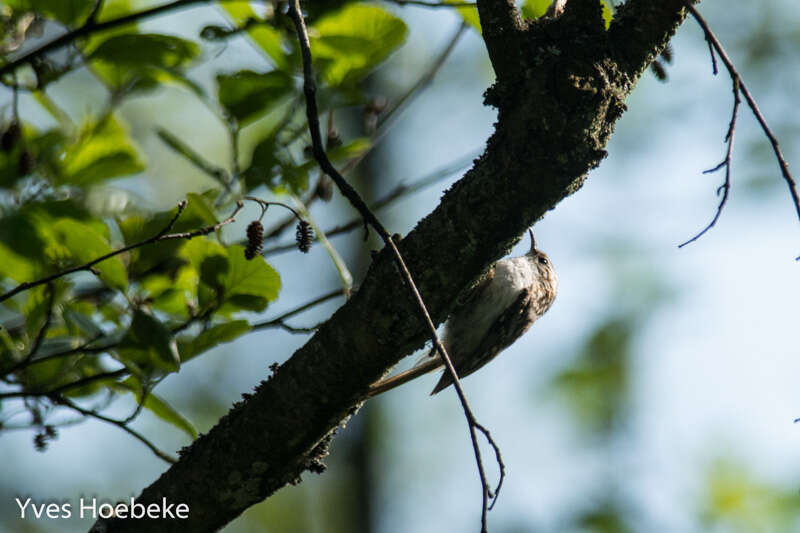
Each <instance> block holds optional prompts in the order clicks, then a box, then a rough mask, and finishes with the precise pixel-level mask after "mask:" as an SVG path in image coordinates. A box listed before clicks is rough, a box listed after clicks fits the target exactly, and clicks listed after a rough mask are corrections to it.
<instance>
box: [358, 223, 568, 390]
mask: <svg viewBox="0 0 800 533" xmlns="http://www.w3.org/2000/svg"><path fill="white" fill-rule="evenodd" d="M528 233H529V234H530V237H531V249H530V251H529V252H528V253H526V254H525V255H523V256H520V257H511V258H508V259H501V260H500V261H497V262H496V263H495V264H494V265H492V266H491V267H490V268H489V271H488V272H487V274H486V276H485V277H484V278H483V279H482V280H481V281H480V282H479V283H477V284H476V285H475V286H474V287H473V288H472V289H470V290H469V292H468V293H467V294H466V295H465V296H464V297H463V298H462V300H461V301H460V302H459V303H458V305H457V306H456V309H455V310H454V311H453V313H452V314H451V315H450V317H449V318H448V319H447V322H445V326H444V335H443V337H442V342H443V343H444V347H445V349H446V350H447V353H448V354H449V355H450V359H451V361H452V363H453V367H454V368H455V369H456V373H457V374H458V377H459V378H463V377H464V376H468V375H469V374H472V373H473V372H475V371H476V370H478V369H479V368H481V367H482V366H483V365H485V364H486V363H488V362H489V361H491V360H492V359H494V358H495V357H497V355H498V354H499V353H500V352H502V351H503V350H504V349H506V348H508V347H509V346H511V345H512V344H514V342H515V341H516V340H517V339H518V338H520V337H521V336H522V335H523V334H524V333H525V332H526V331H528V329H530V327H531V325H533V323H534V322H536V320H537V319H538V318H539V317H541V316H542V315H543V314H544V313H545V312H547V310H548V309H550V306H551V305H552V304H553V300H555V298H556V292H558V278H557V277H556V271H555V270H554V269H553V265H552V263H551V262H550V259H549V258H548V257H547V254H545V253H544V252H542V251H541V250H537V249H536V240H535V238H534V236H533V231H532V230H530V229H529V230H528ZM441 366H443V362H442V359H441V356H440V355H439V354H438V353H437V352H436V349H435V348H434V349H432V350H431V351H430V353H429V354H428V355H427V356H425V357H424V358H423V359H422V360H421V361H419V362H418V363H417V364H416V365H415V366H413V367H412V368H410V369H409V370H406V371H405V372H400V373H399V374H397V375H395V376H391V377H388V378H386V379H383V380H380V381H378V382H376V383H374V384H373V385H372V386H371V387H370V390H369V394H368V396H370V397H371V396H375V395H377V394H380V393H382V392H386V391H388V390H390V389H393V388H395V387H397V386H399V385H402V384H404V383H406V382H408V381H411V380H412V379H414V378H416V377H418V376H421V375H422V374H426V373H428V372H432V371H433V370H436V369H437V368H440V367H441ZM452 383H453V378H452V377H451V376H450V374H449V373H448V372H447V371H445V372H444V374H443V375H442V377H441V379H439V383H437V384H436V387H434V389H433V392H432V393H431V394H436V393H437V392H439V391H441V390H442V389H444V388H446V387H448V386H449V385H451V384H452Z"/></svg>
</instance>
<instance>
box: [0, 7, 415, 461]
mask: <svg viewBox="0 0 800 533" xmlns="http://www.w3.org/2000/svg"><path fill="white" fill-rule="evenodd" d="M95 6H96V3H95V1H94V0H66V1H51V0H13V1H9V2H5V3H4V5H3V6H2V9H0V18H2V21H3V24H4V27H5V28H7V29H8V31H9V32H10V34H9V35H8V36H6V37H4V38H3V41H2V42H0V44H1V45H2V48H0V54H8V53H10V52H11V51H12V50H16V49H19V48H21V47H25V48H24V49H32V48H35V47H36V46H39V45H41V44H42V43H43V42H45V39H44V38H43V35H44V34H47V35H52V33H53V32H54V31H56V28H55V27H56V26H58V27H61V28H66V29H76V28H81V27H82V26H83V25H84V24H86V23H91V22H90V19H89V17H90V16H91V17H93V18H94V20H97V21H110V20H113V19H116V18H119V17H124V16H126V15H129V14H131V13H135V12H137V11H138V10H141V9H142V5H141V3H140V2H135V1H133V0H107V1H104V2H102V3H101V4H100V9H99V12H97V13H93V10H94V8H95ZM256 7H257V8H255V7H254V6H251V5H250V4H248V3H245V2H226V3H223V4H220V6H219V8H218V9H219V11H220V13H224V15H225V16H226V17H227V20H228V23H227V24H224V25H220V24H208V25H207V26H205V27H204V28H203V29H202V30H201V31H200V33H199V35H198V36H197V38H196V39H191V38H187V37H185V36H182V37H179V36H176V35H170V34H169V33H167V32H163V33H157V32H152V31H143V30H142V29H141V28H140V27H139V25H138V23H137V21H130V22H129V23H126V24H121V25H118V26H115V27H113V28H111V29H108V30H105V31H102V32H93V33H91V34H90V35H89V36H88V37H87V38H84V39H80V40H77V41H75V42H74V43H72V45H71V46H69V47H67V49H66V53H63V52H60V53H57V54H52V55H51V56H45V57H38V58H36V59H35V60H33V61H31V62H30V65H29V66H23V67H21V68H19V69H17V72H16V73H15V75H5V76H4V77H3V78H2V79H0V83H2V84H3V85H4V86H5V89H4V90H5V92H6V98H7V100H8V101H10V102H11V105H9V106H6V108H4V115H3V117H1V118H0V133H1V134H2V139H1V140H2V143H1V144H2V146H0V148H2V149H1V150H0V293H3V292H6V291H9V290H11V289H13V288H14V287H16V286H17V285H18V284H20V283H25V282H30V281H33V280H36V279H37V278H41V277H43V276H47V275H51V274H55V273H58V272H60V271H62V270H64V269H68V268H78V269H79V270H80V271H79V272H77V273H75V274H71V275H68V276H63V277H58V278H57V279H55V280H53V281H52V282H50V283H47V284H42V285H39V286H37V287H34V288H32V289H29V290H23V291H21V292H19V293H18V294H16V295H14V296H13V297H11V298H8V299H4V300H3V301H2V302H0V321H1V322H2V329H0V378H2V379H3V380H4V381H5V382H6V383H7V384H8V385H9V387H10V389H11V390H13V391H15V392H17V393H20V395H21V396H24V395H26V394H30V396H29V397H28V398H27V399H26V400H25V402H24V407H23V408H24V409H25V410H27V411H28V412H29V424H30V427H31V428H33V429H36V430H41V431H44V428H48V427H51V425H53V424H55V425H57V424H58V421H59V420H60V419H59V418H58V416H57V415H55V414H54V413H55V412H56V411H57V410H58V409H57V406H58V405H59V404H58V402H57V399H58V398H57V396H58V394H64V395H67V396H69V397H71V398H75V399H84V398H89V397H92V398H94V397H97V396H98V395H99V393H101V392H104V393H106V395H108V396H109V397H111V398H113V397H114V396H116V395H126V394H132V395H133V396H134V397H135V398H136V400H137V402H138V403H139V404H141V408H143V409H146V410H149V411H151V412H152V413H153V414H155V415H156V416H158V417H159V418H161V419H162V420H165V421H167V422H168V423H170V424H172V425H173V426H175V427H176V428H177V429H179V430H181V431H183V432H184V433H186V434H187V435H189V436H190V437H192V438H194V437H195V436H196V430H195V429H194V426H193V424H192V423H191V421H189V420H188V419H187V418H186V417H185V416H184V415H182V414H181V413H179V412H178V411H177V410H176V409H174V408H173V407H172V406H170V405H169V404H168V403H167V402H166V400H165V399H164V398H162V397H160V396H158V395H156V394H155V393H154V392H153V389H154V388H155V387H156V386H157V385H158V383H160V382H161V380H163V379H164V378H165V377H166V376H167V375H169V374H171V373H174V372H177V371H178V370H179V369H180V366H181V365H182V364H185V363H187V362H188V361H191V360H192V359H194V358H196V357H199V356H201V355H203V354H204V353H207V352H208V351H209V350H210V349H212V348H213V347H215V346H218V345H220V344H222V343H226V342H230V341H233V340H234V339H236V338H238V337H240V336H241V335H244V334H246V333H248V332H249V331H250V329H251V328H250V324H249V322H248V320H247V318H248V313H252V312H261V311H264V310H265V309H266V308H267V306H268V305H269V304H270V302H273V301H275V300H276V299H277V298H278V295H279V292H280V288H281V281H280V276H279V274H278V272H276V271H275V270H274V269H273V268H272V267H271V266H270V265H269V264H268V263H267V262H266V261H265V260H264V258H263V257H261V256H256V257H255V258H254V259H253V260H247V259H246V258H245V255H244V248H243V247H242V246H240V245H238V244H232V243H230V242H226V240H225V239H223V235H222V232H221V231H210V232H208V234H207V235H199V236H195V237H194V238H192V239H175V240H169V241H164V242H159V243H155V244H150V245H146V246H142V247H136V248H134V249H132V250H131V251H129V252H126V253H123V254H120V255H115V256H113V257H111V258H109V259H106V260H104V261H102V262H100V263H97V264H96V265H94V266H93V267H92V268H90V269H89V268H82V266H84V265H85V264H86V263H88V262H90V261H92V260H94V259H95V258H97V257H100V256H103V255H105V254H109V253H111V252H112V251H113V250H115V249H119V248H121V247H123V246H132V245H136V244H137V243H139V242H141V241H144V240H147V239H152V238H155V237H157V236H158V235H161V234H163V233H164V232H190V231H193V230H197V229H200V228H204V227H211V226H214V225H215V224H217V223H218V222H219V221H220V220H223V219H225V217H226V216H227V213H230V212H231V211H232V210H233V208H234V207H235V205H236V202H237V201H238V200H239V199H240V198H241V197H243V196H245V195H265V194H285V193H291V194H293V195H303V194H306V193H307V192H310V191H313V190H314V189H313V188H312V185H314V184H315V180H316V179H319V174H318V172H317V171H316V164H315V163H314V161H313V159H312V158H310V155H309V154H308V153H307V152H306V151H305V150H304V148H305V146H306V145H307V143H308V139H307V137H306V135H304V120H305V117H304V110H303V109H302V106H299V105H297V104H298V103H299V102H301V101H302V99H303V95H302V86H301V84H300V83H299V82H298V80H299V79H300V76H299V75H300V73H301V60H300V51H299V47H298V45H297V39H296V36H295V34H294V28H293V26H292V24H291V22H290V20H289V19H288V16H287V14H286V12H285V9H284V7H281V6H279V5H277V4H276V5H275V6H272V5H270V6H268V8H267V9H262V7H263V6H256ZM165 16H166V15H165ZM309 20H310V27H309V32H310V35H311V42H312V48H313V53H314V59H315V63H316V64H315V66H316V68H317V69H318V72H319V78H320V79H319V83H320V87H319V90H320V95H321V99H320V105H321V113H323V116H328V118H329V119H330V120H331V121H332V120H333V113H334V112H335V111H336V110H337V109H339V108H343V107H347V108H352V107H353V106H356V107H358V106H361V107H365V106H367V104H369V102H370V98H369V95H367V94H365V93H364V91H363V89H362V83H361V82H363V80H364V79H365V78H366V77H367V76H369V75H371V74H372V73H373V72H374V71H375V70H376V69H377V68H379V67H380V65H381V64H382V63H383V62H384V61H385V60H386V59H387V58H388V57H389V56H390V55H391V54H392V52H394V51H395V50H396V49H397V48H398V47H400V46H401V45H402V44H403V42H404V41H405V39H406V36H407V28H406V24H405V23H404V22H403V20H401V19H400V18H399V17H397V16H395V15H394V14H392V13H391V12H389V11H387V10H386V9H384V8H382V7H378V6H376V5H370V4H343V3H339V4H333V3H331V4H330V5H328V4H325V5H322V4H320V6H316V7H315V9H314V10H313V13H312V14H310V19H309ZM42 28H43V29H44V30H47V31H44V32H43V31H40V30H41V29H42ZM50 30H52V31H50ZM57 31H59V32H60V31H63V29H58V30H57ZM238 34H245V35H246V36H247V38H248V40H249V42H250V43H251V44H252V45H253V46H254V47H255V48H256V49H257V50H258V51H260V52H261V53H263V55H264V57H265V58H267V59H268V60H269V63H270V65H271V67H267V68H263V67H259V68H257V69H241V70H233V71H231V70H230V69H228V68H226V65H225V64H223V63H214V62H213V59H214V57H213V54H209V53H208V50H207V48H208V47H209V46H216V43H219V42H224V41H225V40H226V39H229V38H232V37H233V36H236V35H238ZM6 60H7V58H3V59H2V62H6ZM0 64H2V63H0ZM208 65H211V66H212V68H213V71H212V74H211V77H212V78H213V79H215V80H216V90H214V91H207V90H205V89H204V88H203V84H202V83H200V82H199V81H198V80H196V79H193V78H194V76H193V69H194V68H195V67H197V66H204V67H208ZM74 71H83V72H84V73H89V74H90V75H91V76H93V79H94V82H93V83H94V84H95V86H96V87H95V88H94V89H93V90H97V89H98V88H99V89H101V92H104V93H105V94H106V98H105V102H104V103H103V104H102V105H101V106H100V109H99V110H97V109H95V110H93V111H91V112H90V111H87V110H78V111H75V110H74V109H73V107H74V106H73V104H72V102H71V101H70V100H69V96H64V95H63V93H61V92H58V91H50V90H49V89H50V86H51V84H54V83H56V81H57V80H59V79H60V78H62V77H63V76H66V75H69V74H70V73H72V72H74ZM169 85H173V86H175V85H176V86H179V87H181V88H183V89H185V90H186V91H187V93H186V94H188V95H189V97H190V98H196V99H197V101H198V102H199V103H200V104H201V105H203V106H206V107H207V108H208V109H210V110H211V111H212V112H213V113H214V114H215V115H216V116H217V117H218V118H219V120H220V122H221V124H222V125H223V127H224V129H225V130H226V131H227V132H228V133H229V135H228V138H227V141H228V143H229V144H230V149H231V152H232V153H233V154H234V157H233V158H232V160H231V161H228V162H224V163H223V162H218V161H213V160H209V159H207V156H206V155H205V154H203V153H202V152H201V151H198V150H196V149H194V148H193V147H192V146H191V143H190V142H187V141H185V140H184V139H182V138H180V136H178V135H175V134H173V133H171V131H170V128H169V127H168V126H166V125H155V124H153V125H151V130H152V131H154V132H156V133H157V136H158V137H157V138H159V139H160V140H161V141H162V142H163V143H164V145H165V146H167V147H168V148H169V149H171V150H172V151H173V152H174V153H175V154H176V155H177V156H179V157H182V158H184V159H185V160H187V161H188V162H190V163H191V164H192V165H193V166H194V167H195V168H199V169H201V170H202V171H203V172H205V173H206V174H208V175H209V176H210V177H211V178H213V186H212V187H211V188H210V189H208V190H205V191H204V192H202V193H192V192H187V193H186V199H187V202H188V203H187V205H186V207H185V209H183V210H182V211H181V212H176V211H175V210H174V209H171V210H165V211H156V210H153V209H148V208H147V207H146V206H145V205H141V203H140V202H136V201H132V200H133V198H134V197H133V196H132V195H128V196H127V199H126V193H123V192H121V191H120V190H119V189H118V188H115V184H116V183H118V180H121V179H128V178H130V177H134V176H137V175H141V174H142V173H143V172H146V171H147V170H148V157H147V154H146V153H144V152H143V150H142V148H141V147H140V145H139V143H138V142H137V141H136V140H135V139H134V138H133V137H132V136H131V128H130V127H129V125H128V124H126V122H125V120H124V118H123V115H122V113H120V112H119V108H120V106H121V105H123V103H125V102H126V101H128V100H129V99H131V98H132V97H139V98H141V97H145V98H146V97H149V96H150V95H151V94H154V93H155V92H156V91H158V90H159V89H162V88H163V87H165V86H169ZM26 94H30V95H31V96H33V97H34V98H33V99H25V100H22V99H21V98H20V96H24V95H26ZM53 95H60V96H53ZM23 102H24V105H23ZM36 103H38V104H39V105H40V106H41V109H40V110H35V111H37V112H41V110H44V111H45V113H47V114H49V115H50V116H51V117H52V120H51V121H49V122H50V125H48V126H46V127H43V126H42V125H41V124H43V123H47V121H44V122H42V121H41V120H33V119H31V118H29V117H32V116H34V113H33V112H32V111H34V110H33V109H31V108H30V106H35V105H36ZM67 110H69V112H68V111H67ZM267 115H270V116H278V117H279V118H278V119H277V120H275V121H274V123H273V126H272V127H270V128H268V129H266V130H264V133H263V134H262V138H261V139H260V140H258V141H257V142H255V143H254V144H253V146H254V149H252V153H244V152H245V151H243V150H241V149H240V148H239V139H240V136H241V133H242V130H243V129H244V128H246V127H247V126H248V125H250V124H253V123H256V122H259V121H261V120H262V119H263V118H264V117H265V116H267ZM262 122H263V121H262ZM331 124H333V122H331ZM262 129H263V128H262ZM337 140H338V134H337ZM370 146H371V141H370V140H369V139H367V138H358V137H356V138H351V139H343V142H337V145H336V146H330V148H331V151H330V156H331V158H332V159H333V160H335V161H338V162H340V163H346V162H347V161H350V160H352V159H354V158H358V157H360V156H362V155H363V154H364V153H365V151H366V150H368V149H369V148H370ZM164 179H167V178H166V177H165V178H164ZM103 195H108V197H109V198H111V197H112V196H113V197H115V198H120V197H121V198H122V200H123V201H116V202H112V201H98V197H103ZM137 203H139V205H136V204H137ZM115 205H116V208H115V207H114V206H115ZM176 216H177V218H175V217H176ZM242 237H243V236H239V237H238V238H234V241H239V240H241V238H242ZM54 390H58V394H56V395H55V396H53V397H51V395H49V394H47V393H48V392H49V391H54ZM43 393H44V394H43ZM16 401H18V400H16V399H15V398H0V410H3V411H5V410H6V405H5V404H8V403H14V402H16ZM61 407H63V405H62V406H61ZM18 418H19V417H18ZM2 423H3V421H2V419H0V424H2ZM50 433H53V432H50ZM48 434H49V433H48ZM48 438H49V437H48ZM53 438H54V437H53ZM40 440H41V439H40ZM38 447H39V446H38V444H37V448H38ZM41 448H42V449H43V448H44V446H41Z"/></svg>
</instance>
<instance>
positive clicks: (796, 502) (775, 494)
mask: <svg viewBox="0 0 800 533" xmlns="http://www.w3.org/2000/svg"><path fill="white" fill-rule="evenodd" d="M705 485H706V486H705V499H704V501H703V504H702V505H703V507H702V509H701V510H700V512H701V517H702V519H703V523H704V525H705V526H706V527H708V528H711V527H720V526H724V527H725V528H726V530H728V531H735V532H741V533H768V532H769V533H784V532H786V533H789V532H791V531H797V530H798V527H800V518H799V516H800V494H798V492H797V490H796V488H795V489H786V488H782V487H778V486H775V485H770V484H768V483H765V482H764V481H762V480H759V479H757V478H756V476H754V475H753V473H752V472H749V471H748V470H747V469H746V468H744V467H743V466H742V465H741V464H739V463H737V462H735V461H731V460H729V459H717V460H715V461H713V462H712V463H711V464H710V466H709V468H708V471H707V473H706V480H705Z"/></svg>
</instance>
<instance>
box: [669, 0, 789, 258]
mask: <svg viewBox="0 0 800 533" xmlns="http://www.w3.org/2000/svg"><path fill="white" fill-rule="evenodd" d="M684 5H685V7H686V9H688V10H689V12H690V13H691V14H692V16H693V17H694V19H695V20H696V21H697V23H698V24H699V25H700V27H701V28H702V29H703V32H704V34H705V37H706V40H707V41H708V42H709V43H710V44H711V45H712V46H713V50H715V51H716V52H717V54H719V57H720V59H721V60H722V63H723V64H724V65H725V68H726V69H727V70H728V75H730V77H731V81H732V83H733V92H734V97H735V101H734V111H733V118H732V120H731V126H730V128H729V130H728V133H729V135H728V138H727V139H726V140H727V141H728V156H727V157H726V160H725V161H723V162H722V163H721V164H720V165H719V166H718V167H717V169H714V170H718V169H719V168H721V167H722V166H726V167H727V170H726V182H725V184H723V187H724V195H723V200H722V202H720V206H719V208H718V212H717V216H715V217H714V220H713V221H712V223H711V224H710V225H709V227H710V226H713V225H714V222H716V219H717V218H718V217H719V210H721V209H722V206H723V205H724V203H725V199H726V197H727V194H728V186H729V185H730V184H729V182H728V179H729V178H728V174H729V170H730V150H731V147H732V145H733V133H734V128H735V121H736V111H737V109H738V96H737V95H738V93H739V92H740V91H741V94H742V95H743V96H744V98H745V100H746V101H747V105H748V106H749V107H750V110H751V111H752V112H753V115H754V116H755V117H756V120H757V121H758V123H759V125H760V126H761V129H762V130H763V131H764V135H766V136H767V139H769V142H770V144H771V145H772V151H773V152H774V153H775V159H777V160H778V166H779V167H780V169H781V175H782V176H783V179H784V181H785V182H786V185H787V187H788V188H789V194H790V195H791V197H792V203H794V208H795V211H796V212H797V217H798V219H800V196H798V193H797V185H796V183H795V180H794V178H793V177H792V174H791V172H789V165H788V164H787V163H786V159H785V158H784V156H783V152H782V151H781V149H780V146H779V145H778V139H777V138H776V137H775V134H774V133H772V130H771V129H770V127H769V125H768V124H767V121H766V119H765V118H764V115H762V114H761V110H760V109H759V108H758V105H757V104H756V101H755V99H754V98H753V96H752V95H751V94H750V91H749V90H748V89H747V86H746V85H745V84H744V81H743V80H742V76H741V75H740V74H739V71H738V70H737V69H736V67H735V66H734V64H733V62H732V61H731V59H730V58H729V57H728V54H727V53H726V52H725V49H724V48H723V47H722V43H720V42H719V39H717V36H716V35H715V34H714V32H713V31H711V28H710V27H709V26H708V23H706V21H705V19H704V18H703V17H702V16H701V15H700V13H699V12H698V11H697V9H695V7H694V6H693V5H692V4H691V3H690V2H689V1H687V0H684ZM712 57H713V54H712ZM708 229H709V228H706V229H705V230H703V231H702V232H701V233H700V235H702V234H703V233H705V232H706V231H707V230H708ZM698 236H699V235H698ZM696 238H697V237H695V238H694V239H691V240H690V241H688V242H686V243H684V244H682V245H681V246H683V245H685V244H688V243H689V242H692V241H694V240H695V239H696ZM797 260H800V257H797Z"/></svg>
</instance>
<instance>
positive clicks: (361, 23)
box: [310, 4, 407, 85]
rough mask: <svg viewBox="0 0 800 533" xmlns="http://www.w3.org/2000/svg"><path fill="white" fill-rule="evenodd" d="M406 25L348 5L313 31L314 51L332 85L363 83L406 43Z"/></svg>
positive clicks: (368, 7) (374, 8)
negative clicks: (372, 71)
mask: <svg viewBox="0 0 800 533" xmlns="http://www.w3.org/2000/svg"><path fill="white" fill-rule="evenodd" d="M406 33H407V28H406V24H405V22H403V21H402V20H401V19H399V18H397V17H396V16H394V15H392V14H391V13H389V12H388V11H386V10H384V9H382V8H380V7H377V6H371V5H364V4H349V5H347V6H345V7H344V8H343V9H341V10H339V11H337V12H335V13H332V14H330V15H326V16H324V17H322V18H321V19H320V20H319V21H318V22H317V23H316V24H314V25H313V27H312V28H310V37H311V51H312V55H313V57H314V60H315V61H316V62H318V63H319V65H320V67H321V68H322V73H323V75H324V76H325V79H326V80H327V81H328V83H330V84H331V85H352V84H355V83H356V82H358V81H360V80H361V79H363V77H364V76H366V75H367V74H368V73H369V72H370V71H371V70H372V69H374V68H375V67H376V66H377V65H378V64H380V63H381V62H382V61H383V60H384V59H386V58H387V57H388V56H389V54H391V53H392V52H393V51H394V50H396V49H397V48H398V47H399V46H400V45H401V44H403V42H404V41H405V38H406Z"/></svg>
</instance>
